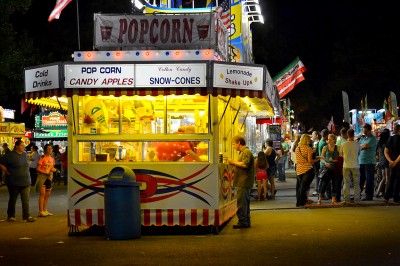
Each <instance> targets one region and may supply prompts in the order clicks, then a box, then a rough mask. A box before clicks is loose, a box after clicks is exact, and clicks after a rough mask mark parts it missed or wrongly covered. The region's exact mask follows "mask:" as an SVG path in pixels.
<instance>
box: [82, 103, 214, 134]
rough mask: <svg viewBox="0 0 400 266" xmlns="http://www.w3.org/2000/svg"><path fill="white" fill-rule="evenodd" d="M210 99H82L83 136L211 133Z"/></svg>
mask: <svg viewBox="0 0 400 266" xmlns="http://www.w3.org/2000/svg"><path fill="white" fill-rule="evenodd" d="M208 104H209V98H208V96H200V95H180V96H175V95H169V96H162V95H159V96H121V97H115V96H101V95H99V96H79V97H78V115H79V129H78V133H79V134H80V135H87V134H173V133H176V132H178V131H179V128H180V127H183V126H194V128H195V133H208V132H209V128H208V125H209V122H208V121H209V114H208Z"/></svg>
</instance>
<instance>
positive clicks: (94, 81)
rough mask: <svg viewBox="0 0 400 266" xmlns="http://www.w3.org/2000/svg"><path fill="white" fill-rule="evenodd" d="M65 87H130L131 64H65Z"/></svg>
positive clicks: (132, 77) (131, 79)
mask: <svg viewBox="0 0 400 266" xmlns="http://www.w3.org/2000/svg"><path fill="white" fill-rule="evenodd" d="M64 69H65V88H132V87H133V86H134V75H133V73H134V65H133V64H118V65H117V64H71V65H68V64H66V65H65V67H64Z"/></svg>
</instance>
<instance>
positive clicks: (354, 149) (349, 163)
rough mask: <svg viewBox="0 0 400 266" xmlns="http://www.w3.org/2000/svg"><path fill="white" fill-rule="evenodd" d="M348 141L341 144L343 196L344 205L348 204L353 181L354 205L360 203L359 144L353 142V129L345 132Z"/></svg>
mask: <svg viewBox="0 0 400 266" xmlns="http://www.w3.org/2000/svg"><path fill="white" fill-rule="evenodd" d="M347 135H348V139H347V141H346V142H344V143H343V144H342V148H341V149H340V155H341V156H342V157H343V179H344V187H343V196H344V204H350V184H351V179H353V187H354V203H356V204H359V203H360V165H359V163H358V155H359V154H360V144H358V142H356V141H354V129H352V128H350V129H349V130H348V131H347Z"/></svg>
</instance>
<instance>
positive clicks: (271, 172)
mask: <svg viewBox="0 0 400 266" xmlns="http://www.w3.org/2000/svg"><path fill="white" fill-rule="evenodd" d="M265 144H266V150H265V155H266V157H267V162H268V165H269V167H268V169H267V176H268V181H269V182H270V184H271V199H275V194H276V189H275V178H276V171H277V167H276V163H275V159H276V151H275V149H274V148H273V147H272V144H273V142H272V140H269V139H268V140H267V141H266V142H265Z"/></svg>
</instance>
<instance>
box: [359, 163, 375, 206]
mask: <svg viewBox="0 0 400 266" xmlns="http://www.w3.org/2000/svg"><path fill="white" fill-rule="evenodd" d="M374 176H375V164H360V190H361V191H363V189H364V184H365V198H366V199H368V200H372V199H373V198H374Z"/></svg>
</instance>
